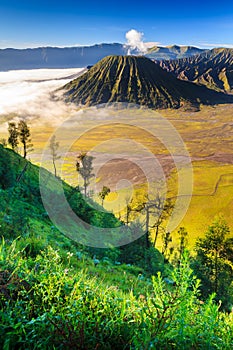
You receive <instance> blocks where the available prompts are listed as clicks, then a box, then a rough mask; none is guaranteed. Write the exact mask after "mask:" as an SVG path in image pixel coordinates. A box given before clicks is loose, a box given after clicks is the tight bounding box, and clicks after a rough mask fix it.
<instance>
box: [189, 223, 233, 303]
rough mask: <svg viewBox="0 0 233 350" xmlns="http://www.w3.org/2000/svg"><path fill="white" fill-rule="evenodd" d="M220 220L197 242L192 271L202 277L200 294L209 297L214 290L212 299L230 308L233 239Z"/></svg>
mask: <svg viewBox="0 0 233 350" xmlns="http://www.w3.org/2000/svg"><path fill="white" fill-rule="evenodd" d="M229 233H230V231H229V227H228V226H227V224H226V223H225V222H224V221H223V220H222V219H218V220H216V221H215V222H214V223H213V224H212V225H211V226H209V229H208V231H207V232H206V234H205V237H204V238H200V239H198V240H197V243H196V259H195V260H194V262H193V268H194V270H195V273H196V274H197V276H198V277H199V278H200V279H201V281H202V287H201V291H202V295H203V297H204V298H208V296H209V294H211V293H213V292H215V294H216V297H215V299H216V300H218V301H220V300H221V302H222V306H223V307H224V308H227V309H231V308H232V305H233V269H232V263H233V239H232V238H228V235H229Z"/></svg>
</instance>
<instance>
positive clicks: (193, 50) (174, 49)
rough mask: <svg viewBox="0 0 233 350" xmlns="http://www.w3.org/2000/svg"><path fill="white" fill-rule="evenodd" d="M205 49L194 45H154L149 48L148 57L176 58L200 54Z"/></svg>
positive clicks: (160, 58)
mask: <svg viewBox="0 0 233 350" xmlns="http://www.w3.org/2000/svg"><path fill="white" fill-rule="evenodd" d="M205 51H206V50H202V49H198V48H197V47H193V46H178V45H172V46H166V47H161V46H154V47H152V48H151V49H149V50H148V53H147V54H146V57H148V58H151V59H154V60H174V59H179V58H186V57H190V56H193V55H198V54H200V53H202V52H205Z"/></svg>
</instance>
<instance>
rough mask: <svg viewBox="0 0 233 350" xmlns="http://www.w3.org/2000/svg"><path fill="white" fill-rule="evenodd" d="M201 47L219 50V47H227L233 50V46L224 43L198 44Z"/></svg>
mask: <svg viewBox="0 0 233 350" xmlns="http://www.w3.org/2000/svg"><path fill="white" fill-rule="evenodd" d="M198 46H199V47H201V48H208V49H209V48H211V49H213V48H217V47H225V48H229V49H232V48H233V44H222V43H205V42H202V43H199V44H198Z"/></svg>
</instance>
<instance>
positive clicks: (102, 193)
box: [98, 186, 111, 206]
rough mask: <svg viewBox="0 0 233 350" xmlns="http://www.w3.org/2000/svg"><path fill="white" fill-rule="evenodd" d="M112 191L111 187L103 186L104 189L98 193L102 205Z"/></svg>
mask: <svg viewBox="0 0 233 350" xmlns="http://www.w3.org/2000/svg"><path fill="white" fill-rule="evenodd" d="M110 192H111V190H110V188H109V187H107V186H103V188H102V190H101V191H100V192H99V193H98V196H99V197H100V199H101V201H102V203H101V204H102V206H103V204H104V200H105V197H107V195H108V194H109V193H110Z"/></svg>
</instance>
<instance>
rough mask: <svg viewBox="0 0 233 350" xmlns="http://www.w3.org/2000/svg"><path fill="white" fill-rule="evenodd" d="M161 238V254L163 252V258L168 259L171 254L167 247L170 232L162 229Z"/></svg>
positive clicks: (170, 239)
mask: <svg viewBox="0 0 233 350" xmlns="http://www.w3.org/2000/svg"><path fill="white" fill-rule="evenodd" d="M162 238H163V247H162V254H163V256H164V258H165V260H166V261H168V260H169V257H170V255H171V252H172V250H171V249H168V248H169V245H170V243H171V242H172V236H171V232H168V231H164V233H163V235H162ZM168 251H169V253H168Z"/></svg>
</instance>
